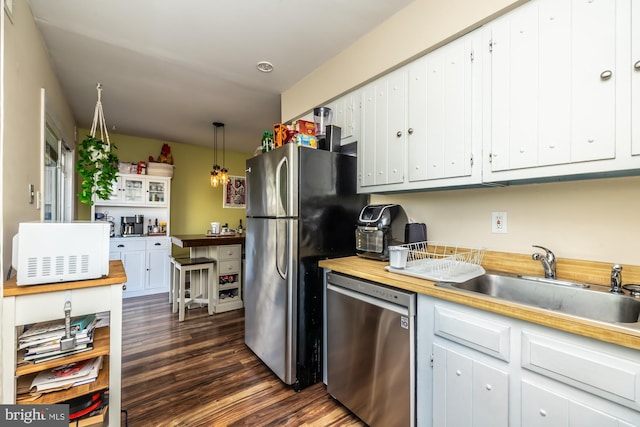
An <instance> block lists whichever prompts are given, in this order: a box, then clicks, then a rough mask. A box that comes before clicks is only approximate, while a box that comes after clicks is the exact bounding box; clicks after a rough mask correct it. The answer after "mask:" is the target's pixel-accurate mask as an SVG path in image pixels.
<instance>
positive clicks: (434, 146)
mask: <svg viewBox="0 0 640 427" xmlns="http://www.w3.org/2000/svg"><path fill="white" fill-rule="evenodd" d="M472 50H473V44H472V35H467V36H464V37H461V38H459V39H457V40H454V41H453V42H451V43H449V44H447V45H445V46H443V47H441V48H439V49H437V50H435V51H433V52H431V53H429V54H427V55H426V56H425V57H423V58H420V59H418V60H416V61H414V62H413V63H411V64H410V65H409V66H408V84H409V91H408V104H409V105H408V130H407V131H408V133H409V135H408V144H407V146H408V156H407V161H408V171H407V173H408V180H409V182H414V181H423V180H432V179H441V178H452V177H460V176H468V175H470V174H471V160H472V152H471V143H472V138H471V125H472Z"/></svg>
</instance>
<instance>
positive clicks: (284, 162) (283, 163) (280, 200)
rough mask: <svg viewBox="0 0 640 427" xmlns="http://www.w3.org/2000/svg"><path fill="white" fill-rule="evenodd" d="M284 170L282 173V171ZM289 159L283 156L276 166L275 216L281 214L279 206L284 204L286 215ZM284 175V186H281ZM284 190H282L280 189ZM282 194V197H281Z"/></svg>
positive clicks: (286, 213)
mask: <svg viewBox="0 0 640 427" xmlns="http://www.w3.org/2000/svg"><path fill="white" fill-rule="evenodd" d="M283 170H284V174H283V173H282V171H283ZM288 172H289V159H288V158H287V157H283V158H282V159H280V161H279V162H278V165H277V166H276V204H277V206H276V216H281V214H280V207H281V206H284V212H283V213H284V215H285V216H286V215H288V210H289V199H288V197H289V173H288ZM282 175H284V188H282V187H281V186H282V183H283V176H282ZM282 190H284V191H282ZM283 196H284V197H283Z"/></svg>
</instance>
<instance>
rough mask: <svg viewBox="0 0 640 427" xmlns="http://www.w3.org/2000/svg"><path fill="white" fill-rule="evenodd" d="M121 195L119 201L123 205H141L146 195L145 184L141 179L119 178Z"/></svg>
mask: <svg viewBox="0 0 640 427" xmlns="http://www.w3.org/2000/svg"><path fill="white" fill-rule="evenodd" d="M121 183H122V184H121V191H122V195H121V197H120V201H121V202H122V203H124V204H131V205H142V204H144V203H145V200H146V195H147V182H146V180H145V179H144V178H142V177H130V176H123V177H121Z"/></svg>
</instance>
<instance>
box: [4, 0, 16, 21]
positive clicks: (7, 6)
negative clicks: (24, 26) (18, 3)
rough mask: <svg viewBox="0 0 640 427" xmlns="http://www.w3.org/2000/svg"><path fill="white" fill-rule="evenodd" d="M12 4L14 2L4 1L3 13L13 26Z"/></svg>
mask: <svg viewBox="0 0 640 427" xmlns="http://www.w3.org/2000/svg"><path fill="white" fill-rule="evenodd" d="M13 2H14V0H4V13H5V14H6V15H7V18H9V21H11V23H12V24H13Z"/></svg>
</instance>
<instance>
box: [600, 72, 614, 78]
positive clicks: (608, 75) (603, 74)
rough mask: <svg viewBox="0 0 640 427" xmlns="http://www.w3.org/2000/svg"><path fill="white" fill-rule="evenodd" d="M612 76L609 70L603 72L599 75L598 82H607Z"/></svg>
mask: <svg viewBox="0 0 640 427" xmlns="http://www.w3.org/2000/svg"><path fill="white" fill-rule="evenodd" d="M611 76H613V72H612V71H611V70H604V71H603V72H601V73H600V80H609V79H610V78H611Z"/></svg>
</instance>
